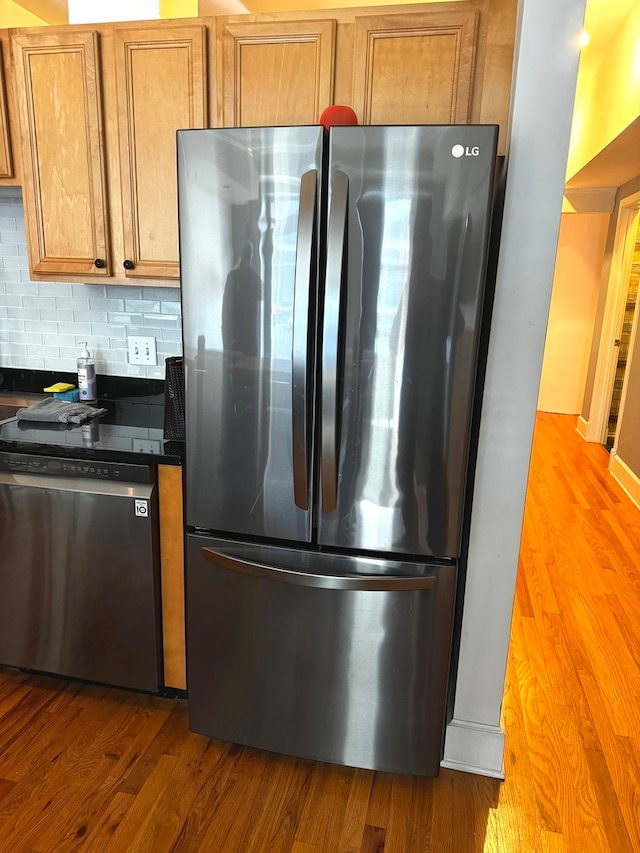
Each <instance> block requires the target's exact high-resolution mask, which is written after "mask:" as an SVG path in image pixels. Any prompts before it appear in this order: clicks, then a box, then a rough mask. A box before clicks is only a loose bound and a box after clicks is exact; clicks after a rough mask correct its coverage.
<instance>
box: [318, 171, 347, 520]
mask: <svg viewBox="0 0 640 853" xmlns="http://www.w3.org/2000/svg"><path fill="white" fill-rule="evenodd" d="M348 200H349V178H348V176H347V175H346V174H345V173H344V172H341V171H340V170H339V169H334V171H333V173H332V175H331V201H330V204H329V217H328V224H327V267H326V279H325V295H324V328H323V334H322V441H321V451H322V455H321V461H320V467H321V474H322V511H323V512H333V511H334V510H335V509H336V507H337V505H338V454H339V443H340V442H339V436H338V363H339V344H340V305H341V301H342V278H343V268H344V243H345V235H346V228H347V205H348Z"/></svg>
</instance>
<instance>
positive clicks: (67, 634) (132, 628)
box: [0, 453, 161, 692]
mask: <svg viewBox="0 0 640 853" xmlns="http://www.w3.org/2000/svg"><path fill="white" fill-rule="evenodd" d="M157 529H158V510H157V487H156V483H155V469H154V468H153V467H151V466H148V465H131V464H121V463H111V462H95V461H92V462H88V461H83V460H79V459H63V458H56V457H51V456H39V455H28V454H19V453H0V663H1V664H6V665H9V666H15V667H20V668H23V669H31V670H37V671H41V672H47V673H55V674H58V675H64V676H68V677H71V678H80V679H84V680H87V681H95V682H100V683H103V684H110V685H116V686H120V687H128V688H133V689H138V690H145V691H150V692H156V691H158V689H159V687H160V671H161V669H160V664H161V653H160V630H159V629H160V589H159V587H160V581H159V567H158V542H157V538H158V535H157Z"/></svg>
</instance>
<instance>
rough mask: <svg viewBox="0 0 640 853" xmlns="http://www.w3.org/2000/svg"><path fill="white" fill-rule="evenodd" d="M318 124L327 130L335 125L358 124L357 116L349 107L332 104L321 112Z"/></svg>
mask: <svg viewBox="0 0 640 853" xmlns="http://www.w3.org/2000/svg"><path fill="white" fill-rule="evenodd" d="M320 124H323V125H324V126H325V127H326V129H327V130H329V128H330V127H333V126H334V125H337V124H358V116H357V115H356V114H355V112H354V111H353V110H352V109H351V107H346V106H344V105H343V104H332V105H331V106H330V107H325V109H324V110H323V111H322V114H321V115H320Z"/></svg>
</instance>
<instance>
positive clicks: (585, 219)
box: [538, 213, 610, 415]
mask: <svg viewBox="0 0 640 853" xmlns="http://www.w3.org/2000/svg"><path fill="white" fill-rule="evenodd" d="M609 219H610V214H608V213H563V214H562V220H561V222H560V238H559V243H558V254H557V259H556V269H555V275H554V279H553V291H552V294H551V309H550V311H549V327H548V329H547V339H546V342H545V348H544V360H543V363H542V377H541V380H540V394H539V396H538V409H540V410H541V411H543V412H559V413H562V414H566V415H577V414H579V413H580V411H581V409H582V400H583V398H584V390H585V383H586V378H587V368H588V366H589V356H590V353H591V339H592V337H593V327H594V323H595V317H596V309H597V306H598V295H599V292H600V278H601V270H602V265H603V263H604V250H605V244H606V240H607V231H608V228H609Z"/></svg>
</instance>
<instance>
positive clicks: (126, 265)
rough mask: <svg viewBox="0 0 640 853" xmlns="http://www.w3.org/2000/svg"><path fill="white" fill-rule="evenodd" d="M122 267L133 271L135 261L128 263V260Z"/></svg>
mask: <svg viewBox="0 0 640 853" xmlns="http://www.w3.org/2000/svg"><path fill="white" fill-rule="evenodd" d="M122 266H123V267H124V268H125V269H126V270H132V269H133V268H134V266H135V264H134V263H133V261H128V260H127V261H123V263H122Z"/></svg>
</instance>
